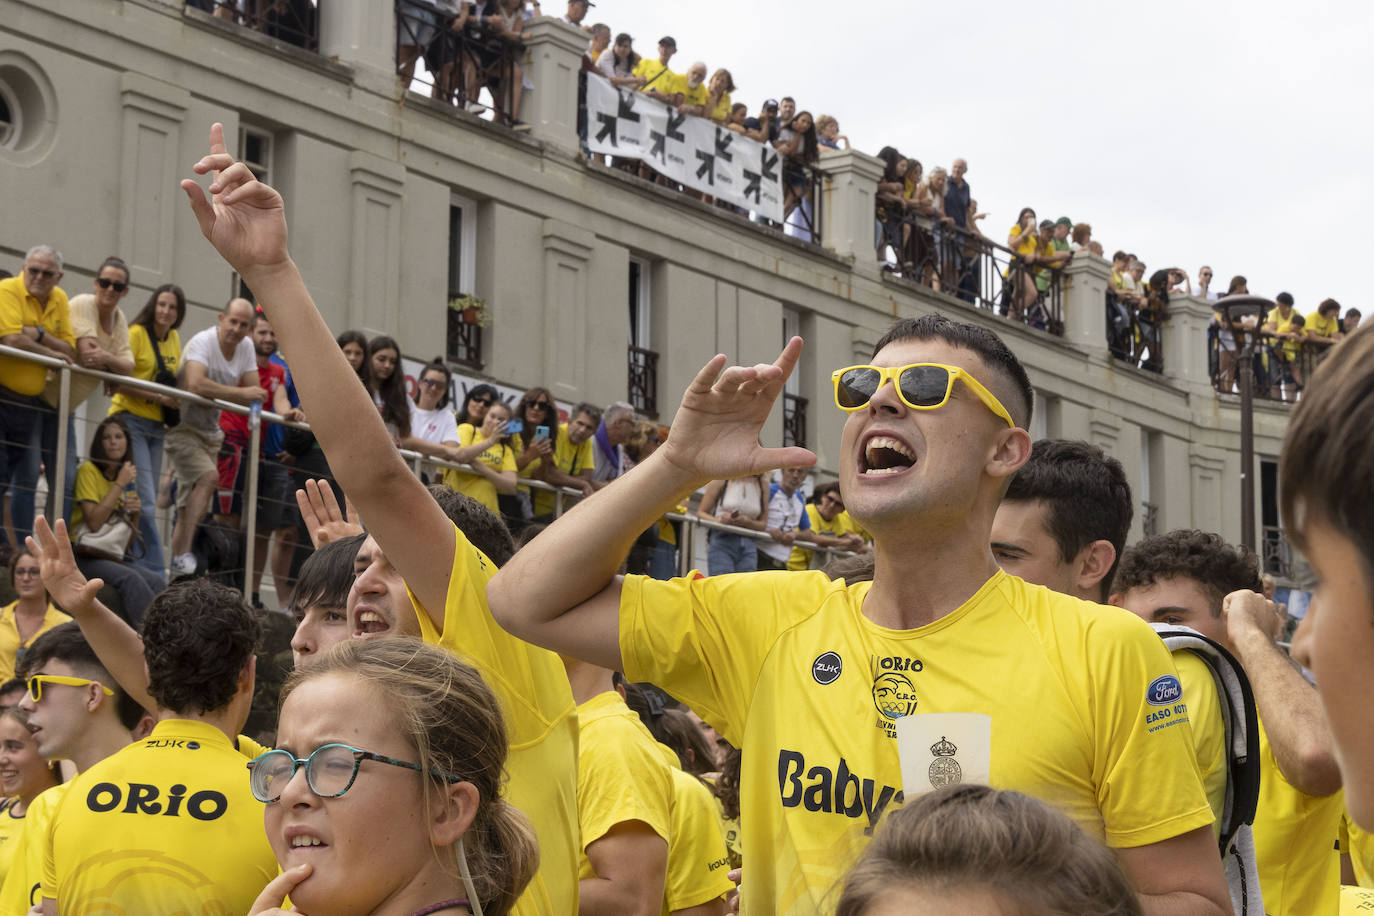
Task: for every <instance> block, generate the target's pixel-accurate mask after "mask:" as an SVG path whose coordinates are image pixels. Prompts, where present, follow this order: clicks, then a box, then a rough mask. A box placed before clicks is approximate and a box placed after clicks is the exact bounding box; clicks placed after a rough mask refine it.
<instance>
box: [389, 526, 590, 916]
mask: <svg viewBox="0 0 1374 916" xmlns="http://www.w3.org/2000/svg"><path fill="white" fill-rule="evenodd" d="M453 536H454V552H453V569H452V570H451V571H450V573H449V584H448V595H447V597H446V599H445V602H444V630H443V632H442V633H439V632H438V631H436V630H435V629H434V623H433V621H432V620H431V619H430V616H429V612H428V611H426V610H425V608H424V606H423V605H422V604H421V603H420V601H419V599H418V598H416V597H415V595H414V593H411V595H410V601H411V603H412V604H413V605H414V606H415V613H416V616H417V617H418V618H419V621H420V634H421V636H422V637H423V638H424V640H425V642H427V643H430V644H431V645H437V646H442V647H443V648H445V649H447V650H448V651H450V652H452V653H453V654H454V656H456V657H457V658H458V659H459V660H461V661H463V662H466V663H467V664H470V665H472V666H473V667H475V668H477V669H478V670H479V671H481V672H482V677H483V679H484V680H485V681H486V682H487V686H488V687H490V688H491V689H492V692H493V693H495V694H496V698H497V701H498V702H500V704H501V713H502V717H503V718H504V719H505V721H506V738H507V740H508V741H509V743H510V751H509V754H508V756H507V757H506V774H507V776H508V778H509V782H508V783H507V787H506V793H507V798H508V800H509V801H510V803H511V804H512V805H514V806H515V807H516V808H518V809H520V811H521V812H522V813H523V814H524V815H525V817H527V818H529V821H530V823H531V824H532V825H533V826H534V833H535V836H536V837H537V838H538V840H539V871H538V872H537V873H536V874H535V876H534V879H533V880H532V881H530V884H529V887H527V888H526V889H525V892H524V893H523V894H521V895H520V899H519V900H518V901H516V905H515V910H514V912H515V913H516V914H518V916H534V914H540V916H550V914H557V916H562V914H565V913H575V912H577V859H578V855H579V852H578V842H577V769H576V767H577V763H576V759H577V715H576V713H575V712H574V710H575V707H574V705H573V699H572V690H571V689H569V687H568V674H567V671H566V670H565V669H564V667H563V662H562V661H560V660H559V658H558V656H557V655H555V654H554V653H552V652H549V651H547V650H545V649H540V648H539V647H537V646H532V645H530V644H529V643H527V642H522V641H520V640H518V639H516V638H515V637H514V636H511V635H510V634H509V633H507V632H506V631H505V630H503V629H501V627H500V626H498V625H497V623H496V621H495V620H493V619H492V616H491V611H490V610H489V609H488V608H487V580H489V579H490V578H491V577H492V576H493V575H494V574H495V572H496V567H495V565H493V564H492V562H491V561H490V560H488V559H487V558H486V557H485V556H484V555H483V554H482V552H481V551H480V550H478V549H477V548H476V547H473V546H472V544H471V543H469V541H468V539H467V538H466V537H464V536H463V533H462V532H461V531H459V530H458V529H457V528H456V527H455V528H454V532H453Z"/></svg>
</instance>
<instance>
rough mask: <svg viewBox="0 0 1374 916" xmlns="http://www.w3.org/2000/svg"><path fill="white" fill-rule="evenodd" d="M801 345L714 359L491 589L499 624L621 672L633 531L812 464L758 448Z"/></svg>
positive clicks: (802, 456) (810, 457) (793, 452)
mask: <svg viewBox="0 0 1374 916" xmlns="http://www.w3.org/2000/svg"><path fill="white" fill-rule="evenodd" d="M256 288H257V287H254V289H256ZM801 347H802V342H801V338H800V337H794V338H792V340H791V341H789V342H788V344H787V346H786V347H785V348H783V351H782V354H781V355H780V356H779V357H778V360H777V362H776V363H773V364H770V365H757V366H750V367H744V366H733V367H731V368H729V369H726V370H725V371H724V372H723V373H722V372H721V369H722V368H723V367H724V365H725V357H724V356H716V357H714V358H713V359H712V360H711V361H710V362H708V363H707V364H706V365H705V366H704V367H702V369H701V371H700V372H698V373H697V376H696V378H695V379H693V381H692V384H691V385H690V386H688V388H687V391H686V393H685V394H684V395H683V397H682V404H681V406H680V407H679V408H678V411H677V414H676V416H674V418H673V426H672V430H671V431H670V432H669V435H668V441H667V442H666V443H664V445H663V446H662V447H661V448H659V449H658V451H656V452H654V454H653V455H651V456H649V458H647V459H646V460H645V461H644V462H643V463H641V464H638V465H636V466H635V467H634V468H633V469H632V470H631V471H630V472H629V473H628V474H625V475H624V476H623V477H620V478H619V479H617V480H615V481H613V482H612V483H611V484H610V486H608V487H605V488H604V489H603V490H602V491H601V492H600V493H598V494H597V496H596V497H595V498H594V499H588V500H586V501H584V502H581V503H578V504H577V505H576V506H574V507H573V509H572V511H570V512H569V513H567V514H566V515H564V516H562V517H561V518H559V519H558V520H557V521H555V522H554V523H553V524H552V525H550V526H549V528H548V529H546V530H545V531H544V532H543V533H542V534H540V535H539V536H538V537H536V538H535V539H534V540H533V541H531V542H530V543H529V544H527V545H526V546H525V547H524V548H522V549H521V550H520V552H519V553H517V554H516V555H515V557H514V558H513V559H512V560H511V561H510V562H509V563H507V564H506V565H505V567H503V568H502V569H501V571H500V572H498V573H497V574H496V576H495V577H494V578H493V579H492V580H491V581H490V582H489V583H488V584H487V602H488V603H489V604H490V605H491V611H492V614H493V615H494V616H495V617H496V620H497V622H498V623H500V624H501V626H503V627H505V628H506V629H507V630H509V631H510V632H511V633H513V634H514V635H516V636H518V637H520V638H521V639H524V640H527V641H528V642H532V643H534V644H535V645H539V646H544V647H545V648H549V649H553V650H555V651H558V652H563V653H565V654H568V655H572V656H575V657H577V658H581V659H584V660H586V661H589V662H591V663H593V664H596V665H601V666H602V667H605V668H611V669H613V670H619V669H620V668H621V667H622V665H621V660H620V644H619V635H618V630H619V613H620V581H619V580H618V579H617V578H616V570H617V569H618V568H619V567H620V564H621V562H622V561H623V560H624V558H625V556H626V555H627V554H628V553H629V551H630V547H631V546H632V545H633V544H634V541H635V538H636V537H637V536H638V535H639V532H641V531H643V530H644V529H646V528H648V527H649V526H650V525H652V524H654V522H655V521H657V519H658V517H659V516H661V515H662V514H663V513H665V512H668V511H671V510H672V509H673V508H674V507H676V506H677V505H678V504H679V503H681V502H682V501H683V500H684V499H685V497H686V496H687V495H688V494H689V493H691V492H692V491H693V490H695V489H697V488H698V487H700V486H702V485H703V484H705V483H707V482H708V481H711V480H717V479H722V480H723V479H729V478H731V477H738V476H740V475H743V474H758V473H761V472H763V471H766V470H770V469H772V468H776V467H782V466H784V465H787V466H806V465H812V464H815V463H816V456H815V455H814V454H812V453H811V452H809V451H807V450H806V449H804V448H796V447H790V448H777V449H770V448H764V447H763V446H761V445H760V444H759V430H760V429H761V428H762V427H763V423H764V421H765V420H766V419H767V418H768V414H769V412H770V411H771V410H772V407H773V402H774V401H775V400H776V399H777V397H778V395H779V394H780V393H781V392H782V386H783V383H784V381H785V380H786V378H787V376H788V375H789V374H791V372H792V370H793V368H794V367H795V366H796V364H797V358H798V357H799V356H800V355H801Z"/></svg>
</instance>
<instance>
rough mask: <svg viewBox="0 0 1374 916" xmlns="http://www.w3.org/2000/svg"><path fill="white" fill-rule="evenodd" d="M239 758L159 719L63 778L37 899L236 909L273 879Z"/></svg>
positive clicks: (115, 907)
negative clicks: (148, 730)
mask: <svg viewBox="0 0 1374 916" xmlns="http://www.w3.org/2000/svg"><path fill="white" fill-rule="evenodd" d="M243 761H244V755H243V754H241V753H240V752H239V751H238V750H237V749H236V748H235V745H234V743H233V742H232V741H230V739H229V736H228V735H226V734H225V733H224V732H222V731H220V730H219V729H218V728H216V727H214V726H213V725H209V724H207V723H205V722H197V721H192V720H189V719H164V720H163V721H161V722H159V723H158V724H157V725H156V726H155V727H154V728H153V731H152V734H150V735H149V736H148V737H147V738H145V739H144V740H142V741H138V742H135V743H134V744H131V745H129V746H128V747H126V748H123V749H122V750H120V751H118V752H117V753H115V754H111V755H110V756H109V757H106V758H105V759H104V760H102V761H100V763H98V764H96V765H95V766H93V767H91V768H90V769H89V770H87V771H86V772H84V773H82V774H81V775H80V776H78V777H77V778H76V779H74V780H72V782H71V787H72V788H71V791H70V792H68V793H67V795H66V797H65V798H64V799H63V801H62V804H61V805H60V806H59V807H58V809H57V813H56V815H55V816H54V817H53V819H52V824H51V826H50V827H49V829H48V832H49V834H50V840H49V843H48V849H47V850H46V851H45V854H44V856H43V878H42V880H43V890H42V894H43V897H44V898H52V899H55V900H56V901H57V908H58V912H60V913H63V914H64V916H80V914H83V913H90V914H96V913H100V914H104V913H112V912H124V913H154V912H158V913H171V912H185V913H211V912H220V913H246V912H248V910H249V908H251V907H252V905H253V901H254V900H256V899H257V896H258V894H260V893H262V889H263V886H264V885H266V884H267V882H268V881H271V880H272V879H273V878H275V877H276V876H277V874H278V872H279V869H278V867H277V859H276V856H275V855H274V854H273V853H272V847H271V845H270V844H269V843H268V842H267V834H266V833H265V832H264V831H263V826H262V824H263V805H262V802H260V801H258V800H257V799H255V798H254V797H253V795H252V793H251V792H250V791H249V789H248V776H247V771H246V770H245V769H244V766H243Z"/></svg>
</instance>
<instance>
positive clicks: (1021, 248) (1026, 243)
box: [1007, 225, 1039, 258]
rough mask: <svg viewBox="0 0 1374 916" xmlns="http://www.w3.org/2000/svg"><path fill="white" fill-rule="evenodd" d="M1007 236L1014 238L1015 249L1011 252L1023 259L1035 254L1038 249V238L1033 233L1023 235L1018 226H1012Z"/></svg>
mask: <svg viewBox="0 0 1374 916" xmlns="http://www.w3.org/2000/svg"><path fill="white" fill-rule="evenodd" d="M1007 235H1009V236H1012V235H1014V236H1016V248H1015V249H1013V250H1014V251H1015V252H1016V253H1017V254H1019V255H1021V257H1023V258H1024V257H1025V256H1026V255H1029V254H1035V252H1036V249H1037V248H1038V247H1039V236H1038V235H1037V234H1036V233H1034V232H1027V233H1025V234H1024V235H1023V234H1022V229H1021V227H1020V226H1019V225H1017V226H1012V227H1011V228H1010V229H1008V230H1007Z"/></svg>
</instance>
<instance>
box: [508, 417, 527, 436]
mask: <svg viewBox="0 0 1374 916" xmlns="http://www.w3.org/2000/svg"><path fill="white" fill-rule="evenodd" d="M524 431H525V424H524V423H521V422H520V421H519V420H507V421H506V435H507V436H514V435H516V434H517V433H523V432H524Z"/></svg>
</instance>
